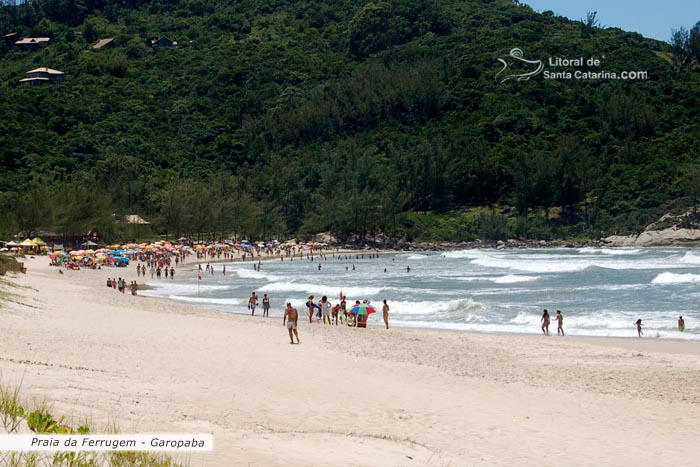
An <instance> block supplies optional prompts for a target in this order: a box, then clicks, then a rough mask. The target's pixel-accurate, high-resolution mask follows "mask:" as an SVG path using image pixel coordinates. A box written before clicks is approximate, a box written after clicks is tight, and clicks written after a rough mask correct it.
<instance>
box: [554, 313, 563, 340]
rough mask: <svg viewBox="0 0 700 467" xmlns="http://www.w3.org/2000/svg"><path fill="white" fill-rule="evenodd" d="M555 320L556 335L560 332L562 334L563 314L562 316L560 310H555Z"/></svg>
mask: <svg viewBox="0 0 700 467" xmlns="http://www.w3.org/2000/svg"><path fill="white" fill-rule="evenodd" d="M555 318H556V320H557V336H558V335H559V334H560V333H561V335H562V336H563V335H564V316H562V314H561V311H559V310H557V315H556V316H555Z"/></svg>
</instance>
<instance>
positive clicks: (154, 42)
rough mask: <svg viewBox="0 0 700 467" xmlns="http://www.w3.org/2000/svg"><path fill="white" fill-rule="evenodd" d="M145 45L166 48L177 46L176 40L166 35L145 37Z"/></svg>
mask: <svg viewBox="0 0 700 467" xmlns="http://www.w3.org/2000/svg"><path fill="white" fill-rule="evenodd" d="M146 47H163V48H167V49H175V48H177V42H176V41H174V40H172V39H170V38H168V37H165V36H163V37H159V38H157V39H147V40H146Z"/></svg>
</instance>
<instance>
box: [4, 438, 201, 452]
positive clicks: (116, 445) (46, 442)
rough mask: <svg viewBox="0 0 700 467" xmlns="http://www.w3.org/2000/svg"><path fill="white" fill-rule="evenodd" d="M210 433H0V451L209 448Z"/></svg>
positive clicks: (189, 449)
mask: <svg viewBox="0 0 700 467" xmlns="http://www.w3.org/2000/svg"><path fill="white" fill-rule="evenodd" d="M213 449H214V437H213V436H212V435H201V434H198V435H166V434H148V435H0V451H212V450H213Z"/></svg>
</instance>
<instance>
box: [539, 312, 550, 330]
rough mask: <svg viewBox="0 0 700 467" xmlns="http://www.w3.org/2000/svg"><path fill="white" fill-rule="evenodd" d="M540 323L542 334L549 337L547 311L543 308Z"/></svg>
mask: <svg viewBox="0 0 700 467" xmlns="http://www.w3.org/2000/svg"><path fill="white" fill-rule="evenodd" d="M540 321H541V322H542V334H544V335H545V336H548V335H549V311H547V309H546V308H545V310H544V313H542V319H540Z"/></svg>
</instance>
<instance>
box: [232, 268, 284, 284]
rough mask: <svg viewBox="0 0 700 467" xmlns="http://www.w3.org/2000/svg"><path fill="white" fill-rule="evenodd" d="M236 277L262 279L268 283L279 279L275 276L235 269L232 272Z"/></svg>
mask: <svg viewBox="0 0 700 467" xmlns="http://www.w3.org/2000/svg"><path fill="white" fill-rule="evenodd" d="M233 272H235V273H236V275H237V276H238V277H240V278H242V279H262V280H266V281H269V282H274V281H276V280H279V279H280V277H279V276H277V275H275V274H270V273H266V272H262V271H251V270H250V269H243V268H236V269H234V270H233Z"/></svg>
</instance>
